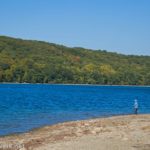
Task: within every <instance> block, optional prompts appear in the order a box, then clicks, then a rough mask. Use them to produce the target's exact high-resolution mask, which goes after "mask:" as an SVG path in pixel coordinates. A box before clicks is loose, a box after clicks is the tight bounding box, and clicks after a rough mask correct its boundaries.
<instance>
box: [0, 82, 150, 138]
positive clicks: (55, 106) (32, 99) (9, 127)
mask: <svg viewBox="0 0 150 150" xmlns="http://www.w3.org/2000/svg"><path fill="white" fill-rule="evenodd" d="M135 98H137V99H138V103H139V113H150V87H131V86H130V87H129V86H89V85H48V84H0V135H7V134H12V133H18V132H25V131H28V130H31V129H33V128H37V127H41V126H44V125H50V124H55V123H59V122H64V121H71V120H81V119H88V118H95V117H104V116H112V115H122V114H132V113H133V104H134V99H135Z"/></svg>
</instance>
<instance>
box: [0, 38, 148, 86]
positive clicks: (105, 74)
mask: <svg viewBox="0 0 150 150" xmlns="http://www.w3.org/2000/svg"><path fill="white" fill-rule="evenodd" d="M0 82H28V83H76V84H77V83H81V84H82V83H89V84H117V85H118V84H120V85H128V84H129V85H150V56H131V55H130V56H127V55H121V54H117V53H110V52H106V51H101V50H96V51H94V50H88V49H84V48H68V47H65V46H62V45H57V44H52V43H47V42H42V41H30V40H21V39H15V38H10V37H5V36H0Z"/></svg>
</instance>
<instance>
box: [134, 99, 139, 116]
mask: <svg viewBox="0 0 150 150" xmlns="http://www.w3.org/2000/svg"><path fill="white" fill-rule="evenodd" d="M134 114H136V115H137V114H138V102H137V100H136V99H135V100H134Z"/></svg>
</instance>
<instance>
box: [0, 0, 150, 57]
mask: <svg viewBox="0 0 150 150" xmlns="http://www.w3.org/2000/svg"><path fill="white" fill-rule="evenodd" d="M0 35H6V36H12V37H17V38H23V39H33V40H43V41H48V42H53V43H57V44H63V45H66V46H71V47H85V48H91V49H103V50H108V51H114V52H118V53H124V54H138V55H150V0H0Z"/></svg>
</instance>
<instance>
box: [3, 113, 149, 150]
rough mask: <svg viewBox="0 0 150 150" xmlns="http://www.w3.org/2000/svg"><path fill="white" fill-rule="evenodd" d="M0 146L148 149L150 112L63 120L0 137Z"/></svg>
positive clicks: (11, 149) (16, 149)
mask: <svg viewBox="0 0 150 150" xmlns="http://www.w3.org/2000/svg"><path fill="white" fill-rule="evenodd" d="M0 150H150V115H128V116H117V117H109V118H100V119H91V120H85V121H75V122H66V123H61V124H57V125H53V126H46V127H43V128H40V129H36V130H34V131H31V132H28V133H24V134H19V135H11V136H5V137H1V138H0Z"/></svg>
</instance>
